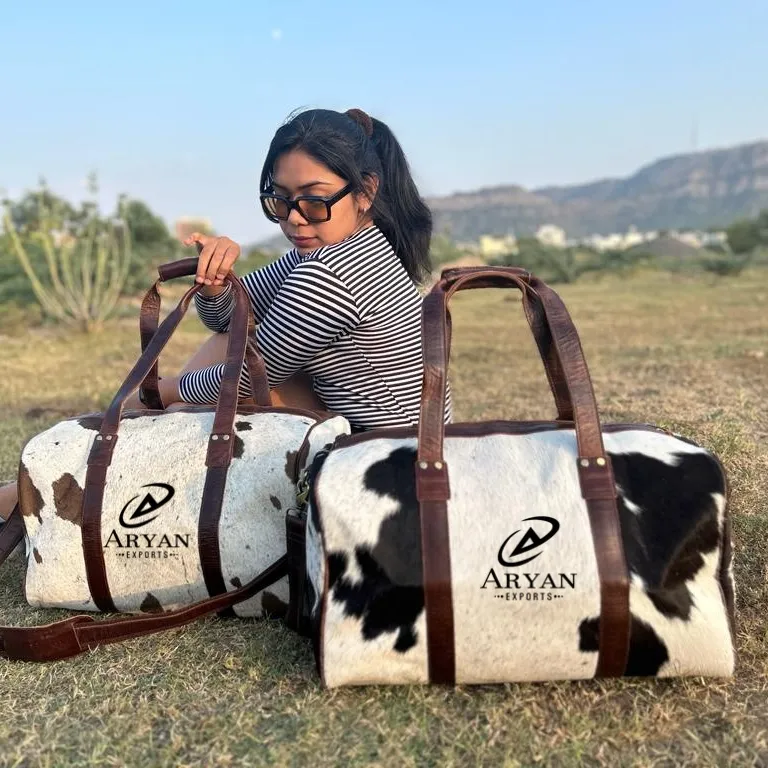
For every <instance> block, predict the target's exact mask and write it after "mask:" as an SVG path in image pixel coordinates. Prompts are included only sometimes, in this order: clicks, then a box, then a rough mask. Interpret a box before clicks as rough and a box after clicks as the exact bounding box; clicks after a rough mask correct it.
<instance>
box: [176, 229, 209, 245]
mask: <svg viewBox="0 0 768 768" xmlns="http://www.w3.org/2000/svg"><path fill="white" fill-rule="evenodd" d="M210 240H215V238H213V237H211V236H210V235H204V234H202V233H201V232H193V233H192V234H191V235H189V237H185V238H184V240H182V242H183V243H184V245H194V244H195V243H199V244H200V245H201V246H202V247H205V246H206V245H207V244H208V242H209V241H210Z"/></svg>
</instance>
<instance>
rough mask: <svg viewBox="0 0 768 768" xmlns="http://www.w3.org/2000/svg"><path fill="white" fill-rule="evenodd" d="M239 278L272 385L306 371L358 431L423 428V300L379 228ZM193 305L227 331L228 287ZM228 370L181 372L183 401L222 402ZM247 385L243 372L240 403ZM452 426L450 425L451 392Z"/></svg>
mask: <svg viewBox="0 0 768 768" xmlns="http://www.w3.org/2000/svg"><path fill="white" fill-rule="evenodd" d="M241 279H242V283H243V287H244V288H245V290H246V291H247V293H248V296H249V298H250V301H251V305H252V307H253V312H254V316H255V319H256V322H257V323H258V327H257V330H256V343H257V346H258V349H259V351H260V352H261V354H262V356H263V357H264V361H265V363H266V368H267V376H268V379H269V386H270V387H276V386H278V385H279V384H281V383H282V382H283V381H285V380H286V379H287V378H288V377H289V376H291V375H292V374H294V373H295V372H297V371H300V370H303V371H305V372H306V373H308V374H310V375H311V376H312V377H313V382H314V389H315V392H316V393H317V395H318V396H319V397H320V399H321V400H322V401H323V402H324V403H325V405H326V407H327V408H328V409H329V410H330V411H333V412H335V413H339V414H341V415H343V416H345V417H346V418H347V419H348V420H349V422H350V423H351V424H352V426H353V427H357V428H361V429H371V428H375V427H393V426H410V425H415V424H417V423H418V414H419V405H420V400H421V387H422V378H423V360H422V349H421V304H422V297H421V295H420V294H419V292H418V290H417V288H416V286H415V285H414V283H413V281H412V280H411V279H410V278H409V276H408V273H407V272H406V271H405V268H404V267H403V265H402V264H401V263H400V260H399V259H398V257H397V255H396V254H395V252H394V250H393V249H392V247H391V245H390V243H389V241H388V240H387V238H386V237H385V236H384V234H383V233H382V232H381V231H380V230H379V229H378V228H377V227H375V226H372V227H368V228H366V229H362V230H360V231H359V232H357V233H356V234H354V235H352V236H351V237H349V238H347V239H346V240H343V241H342V242H340V243H336V244H333V245H328V246H323V247H321V248H318V249H316V250H314V251H312V252H310V253H308V254H305V255H303V256H300V255H299V253H298V252H297V251H296V250H295V249H294V250H291V251H289V252H288V253H286V254H285V255H284V256H283V257H282V258H280V259H278V260H277V261H274V262H272V263H271V264H269V265H267V266H266V267H263V268H261V269H258V270H256V271H255V272H251V273H249V274H247V275H245V276H244V277H243V278H241ZM195 302H196V305H197V311H198V314H199V315H200V318H201V319H202V321H203V323H204V324H205V325H206V326H207V327H208V328H210V330H212V331H216V332H220V333H223V332H225V331H227V330H228V329H229V322H230V318H231V316H232V312H233V310H234V296H233V295H232V289H231V287H229V286H227V288H226V290H225V291H223V292H222V293H220V294H219V295H218V296H213V297H206V296H203V295H201V294H199V293H198V294H197V295H196V296H195ZM223 371H224V365H223V364H219V365H213V366H209V367H207V368H202V369H200V370H197V371H190V372H189V373H186V374H184V375H183V376H182V377H181V381H180V387H179V388H180V394H181V398H182V400H183V401H184V402H188V403H213V402H215V401H216V398H217V397H218V391H219V386H220V383H221V378H222V374H223ZM247 384H248V380H247V372H246V370H245V369H244V370H243V376H242V378H241V382H240V394H241V396H243V397H245V396H247ZM445 420H446V422H450V421H451V420H452V406H451V392H450V387H449V388H448V396H447V398H446V408H445Z"/></svg>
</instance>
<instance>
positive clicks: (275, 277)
mask: <svg viewBox="0 0 768 768" xmlns="http://www.w3.org/2000/svg"><path fill="white" fill-rule="evenodd" d="M298 263H299V255H298V253H297V252H296V251H295V250H294V251H288V253H286V254H285V255H284V256H282V257H281V258H279V259H278V260H277V261H273V262H272V263H271V264H267V265H266V266H265V267H261V268H260V269H257V270H255V271H254V272H249V273H248V274H247V275H244V276H243V277H242V278H241V282H242V283H243V287H244V288H245V290H246V292H247V294H248V298H249V299H250V300H251V307H252V308H253V315H254V318H255V319H256V322H257V323H260V322H261V321H262V320H263V319H264V318H265V317H266V314H267V311H268V310H269V306H270V304H271V303H272V301H273V300H274V298H275V296H276V295H277V293H278V291H279V290H280V286H281V285H282V284H283V281H284V280H285V279H286V277H288V275H289V274H290V273H291V271H292V270H293V269H294V268H295V267H296V265H297V264H298ZM195 306H196V307H197V314H198V315H199V316H200V319H201V320H202V321H203V324H204V325H205V326H206V328H209V329H210V330H212V331H214V332H215V333H225V332H226V331H228V330H229V323H230V320H231V319H232V313H233V312H234V309H235V297H234V295H233V293H232V286H231V285H229V284H227V285H226V286H224V288H223V290H221V292H220V293H218V294H217V295H214V296H206V295H204V294H203V293H197V294H195Z"/></svg>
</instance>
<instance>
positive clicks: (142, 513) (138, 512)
mask: <svg viewBox="0 0 768 768" xmlns="http://www.w3.org/2000/svg"><path fill="white" fill-rule="evenodd" d="M141 487H142V488H159V489H161V490H162V491H164V492H165V496H164V497H162V498H161V499H160V501H158V500H157V499H156V498H155V497H154V496H153V495H152V494H151V493H145V494H144V498H143V499H141V502H140V504H139V505H138V506H137V507H135V508H134V509H133V512H131V513H130V514H128V511H129V509H130V508H131V505H132V504H133V502H134V501H136V499H138V498H140V497H141V494H138V495H137V496H134V497H133V498H132V499H131V500H130V501H129V502H128V503H127V504H126V505H125V506H124V507H123V508H122V510H121V511H120V525H122V526H123V528H141V527H142V526H144V525H148V524H149V523H151V522H152V521H153V520H155V519H157V517H158V515H159V514H160V511H159V510H160V508H161V507H163V506H165V505H166V504H167V503H168V502H169V501H170V500H171V499H172V498H173V495H174V493H175V491H174V490H173V488H172V487H171V486H170V485H167V484H166V483H149V485H142V486H141Z"/></svg>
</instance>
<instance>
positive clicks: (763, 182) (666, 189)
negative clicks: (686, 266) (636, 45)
mask: <svg viewBox="0 0 768 768" xmlns="http://www.w3.org/2000/svg"><path fill="white" fill-rule="evenodd" d="M428 202H429V205H430V207H431V208H432V211H433V213H434V215H435V225H436V229H437V230H438V231H439V230H444V229H447V230H448V231H449V232H450V234H451V237H452V238H453V239H454V240H475V239H477V238H478V237H479V236H480V235H481V234H502V233H506V232H510V231H513V232H515V233H516V234H517V235H527V234H533V233H534V232H535V231H536V229H538V227H539V226H541V225H542V224H557V225H559V226H561V227H563V228H564V229H565V230H566V232H567V233H568V235H569V236H571V237H583V236H585V235H589V234H593V233H598V234H608V233H610V232H625V231H626V230H627V229H628V228H629V227H630V226H631V225H635V226H636V227H638V229H640V230H658V229H706V228H707V227H725V226H727V225H728V224H730V223H731V222H732V221H733V220H734V219H736V218H739V217H742V216H755V215H756V214H757V213H758V212H759V211H760V209H761V208H766V207H768V141H760V142H755V143H752V144H744V145H741V146H737V147H732V148H730V149H716V150H709V151H704V152H695V153H691V154H684V155H674V156H672V157H666V158H662V159H660V160H656V161H655V162H652V163H650V164H649V165H646V166H644V167H642V168H641V169H640V170H638V171H637V172H636V173H634V174H633V175H631V176H629V177H627V178H623V179H621V178H619V179H602V180H599V181H594V182H590V183H587V184H579V185H573V186H564V187H557V186H553V187H543V188H541V189H534V190H527V189H525V188H524V187H521V186H516V185H512V186H499V187H493V188H488V189H480V190H477V191H475V192H462V193H457V194H454V195H450V196H447V197H437V198H431V199H430V200H428Z"/></svg>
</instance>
